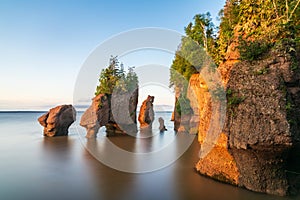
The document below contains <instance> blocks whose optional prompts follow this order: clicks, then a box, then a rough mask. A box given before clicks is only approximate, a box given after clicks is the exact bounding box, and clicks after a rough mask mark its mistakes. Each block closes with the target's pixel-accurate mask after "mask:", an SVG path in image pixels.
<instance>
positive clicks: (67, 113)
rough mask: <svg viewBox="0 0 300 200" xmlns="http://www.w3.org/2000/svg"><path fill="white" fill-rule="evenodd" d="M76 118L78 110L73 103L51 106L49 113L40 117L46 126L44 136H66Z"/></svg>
mask: <svg viewBox="0 0 300 200" xmlns="http://www.w3.org/2000/svg"><path fill="white" fill-rule="evenodd" d="M75 120H76V110H75V108H74V107H73V106H72V105H60V106H57V107H55V108H51V109H50V110H49V111H48V112H47V113H45V114H44V115H42V116H41V117H39V118H38V121H39V123H40V124H41V125H42V126H43V127H44V136H48V137H54V136H65V135H68V129H69V127H70V126H71V124H72V123H73V122H74V121H75Z"/></svg>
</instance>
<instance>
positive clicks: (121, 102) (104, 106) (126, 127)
mask: <svg viewBox="0 0 300 200" xmlns="http://www.w3.org/2000/svg"><path fill="white" fill-rule="evenodd" d="M137 103H138V89H136V90H134V91H133V92H131V93H130V92H119V93H116V94H115V93H114V94H112V95H108V94H99V95H97V96H96V97H94V98H93V99H92V104H91V106H90V107H89V108H88V109H87V110H86V111H85V112H84V114H83V115H82V117H81V120H80V125H81V126H83V127H85V128H86V130H87V134H86V137H88V138H91V137H96V135H97V133H98V131H99V128H100V127H102V126H105V127H106V133H107V136H112V135H116V134H126V133H127V134H134V133H136V131H137V127H136V109H137Z"/></svg>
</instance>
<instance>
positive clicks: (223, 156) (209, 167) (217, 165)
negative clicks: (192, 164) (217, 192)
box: [187, 74, 239, 185]
mask: <svg viewBox="0 0 300 200" xmlns="http://www.w3.org/2000/svg"><path fill="white" fill-rule="evenodd" d="M187 97H188V98H189V100H190V104H191V107H192V109H193V112H194V116H193V117H192V118H191V122H190V124H191V128H190V133H194V132H196V131H197V132H198V141H199V143H200V145H203V144H204V142H207V141H205V139H206V136H207V135H206V134H207V132H208V130H209V128H210V126H212V124H211V119H212V118H211V116H212V97H211V94H210V93H209V90H208V86H207V85H206V83H205V80H204V78H203V77H201V75H200V74H194V75H192V77H191V78H190V81H189V87H188V93H187ZM218 135H219V136H218V137H217V138H216V141H213V143H212V144H211V145H212V147H209V148H210V149H209V150H208V151H209V153H207V154H206V155H205V156H204V157H202V158H201V159H200V161H199V162H198V163H197V165H196V169H197V171H198V172H200V173H201V174H203V175H206V176H209V177H213V178H215V179H217V180H220V181H225V182H229V183H232V184H235V185H237V184H238V177H239V172H238V169H237V165H236V162H235V160H234V158H233V156H232V155H231V153H230V152H229V149H228V145H227V144H228V137H227V134H225V133H219V134H218ZM203 148H204V145H203Z"/></svg>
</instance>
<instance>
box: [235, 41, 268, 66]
mask: <svg viewBox="0 0 300 200" xmlns="http://www.w3.org/2000/svg"><path fill="white" fill-rule="evenodd" d="M270 47H271V46H270V44H268V43H266V42H264V41H260V40H255V41H247V40H244V39H242V38H241V37H240V39H239V46H238V48H239V52H240V59H241V60H248V61H253V60H258V59H259V58H261V57H262V56H263V55H264V54H265V53H267V52H268V51H269V50H270Z"/></svg>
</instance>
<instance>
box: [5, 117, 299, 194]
mask: <svg viewBox="0 0 300 200" xmlns="http://www.w3.org/2000/svg"><path fill="white" fill-rule="evenodd" d="M40 115H42V113H36V112H14V113H0V141H1V144H0V151H1V154H0V199H3V200H9V199H73V200H75V199H87V200H88V199H172V200H173V199H174V200H176V199H197V200H201V199H203V200H210V199H212V200H215V199H226V200H227V199H231V200H234V199H245V200H250V199H253V200H254V199H255V200H256V199H258V200H260V199H261V200H271V199H274V200H277V199H278V200H280V199H300V196H298V197H293V198H292V197H285V198H283V197H277V196H270V195H265V194H258V193H254V192H250V191H247V190H245V189H241V188H237V187H234V186H231V185H227V184H224V183H220V182H217V181H214V180H211V179H209V178H206V177H203V176H201V175H199V174H197V173H196V172H195V170H194V168H193V167H194V165H195V163H196V162H197V160H198V152H199V145H198V143H197V141H196V138H195V139H194V141H193V143H192V145H191V146H190V147H189V148H188V150H187V151H186V152H185V153H184V154H183V156H181V157H180V158H179V159H178V160H177V161H176V162H174V163H172V164H170V165H169V166H167V167H165V168H162V169H160V170H157V171H154V172H149V173H140V174H137V173H125V172H120V171H117V170H115V169H112V168H110V167H107V166H106V165H104V164H102V163H101V162H99V161H98V160H97V159H95V158H94V157H93V156H91V154H90V153H89V152H88V151H87V150H86V148H85V147H86V146H87V145H88V143H95V142H96V143H98V144H99V145H100V144H102V145H103V139H102V138H103V137H105V133H104V129H101V131H100V133H98V137H97V138H94V139H89V140H88V139H85V138H83V137H80V136H79V135H80V134H78V131H77V130H78V127H77V126H76V125H75V124H74V125H72V126H71V127H70V130H69V136H67V137H55V138H46V137H43V134H42V131H43V128H42V127H41V126H40V125H39V123H38V121H37V118H38V117H39V116H40ZM159 115H161V116H163V117H164V119H165V122H166V125H167V128H168V131H166V132H165V133H163V134H159V133H158V134H156V132H155V131H157V130H154V133H155V134H154V135H155V137H153V139H151V138H148V139H147V140H140V139H139V140H138V139H136V138H133V137H130V136H120V137H110V138H109V140H110V141H111V142H112V143H114V144H115V145H117V146H118V147H120V148H122V149H124V150H126V151H132V152H144V153H145V152H149V151H153V150H155V149H156V148H163V147H164V146H166V145H169V143H170V142H171V141H172V140H176V139H178V138H177V137H176V134H175V133H174V132H173V130H172V122H170V121H169V120H168V119H170V117H171V113H160V114H157V113H156V116H159ZM79 117H80V114H79V116H77V123H78V122H79V121H80V118H79ZM137 140H138V141H137ZM104 145H105V144H104ZM149 162H151V161H149Z"/></svg>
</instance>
